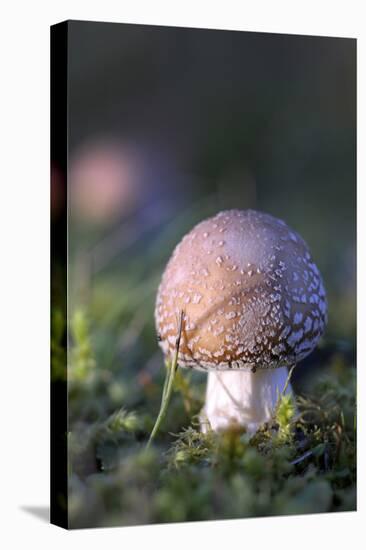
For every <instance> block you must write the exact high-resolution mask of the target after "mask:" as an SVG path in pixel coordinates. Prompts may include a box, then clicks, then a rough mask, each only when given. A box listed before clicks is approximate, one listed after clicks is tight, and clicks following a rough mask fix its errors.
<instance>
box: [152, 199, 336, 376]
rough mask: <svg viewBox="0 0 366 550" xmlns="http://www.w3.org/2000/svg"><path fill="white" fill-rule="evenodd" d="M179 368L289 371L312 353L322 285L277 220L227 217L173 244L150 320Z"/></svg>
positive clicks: (323, 315)
mask: <svg viewBox="0 0 366 550" xmlns="http://www.w3.org/2000/svg"><path fill="white" fill-rule="evenodd" d="M182 310H183V312H184V323H183V331H182V336H181V343H180V348H179V356H178V361H179V365H180V366H184V367H191V368H196V369H201V370H208V371H212V370H228V369H243V370H246V369H253V368H254V369H272V368H277V367H284V366H287V365H293V364H295V363H297V362H298V361H300V360H301V359H303V358H304V357H305V356H306V355H308V354H309V353H310V352H311V351H312V350H313V349H314V347H315V346H316V344H317V342H318V340H319V338H320V336H321V335H322V333H323V331H324V327H325V324H326V320H327V303H326V296H325V290H324V286H323V282H322V278H321V276H320V273H319V271H318V268H317V267H316V265H315V263H314V262H313V260H312V257H311V254H310V251H309V248H308V246H307V245H306V243H305V242H304V240H303V239H302V238H301V237H300V236H299V235H298V234H297V233H296V232H295V231H293V230H291V229H290V228H289V227H288V226H287V225H286V223H284V222H283V221H282V220H279V219H276V218H274V217H272V216H270V215H268V214H264V213H261V212H257V211H253V210H244V211H242V210H228V211H223V212H220V213H219V214H217V215H216V216H214V217H212V218H209V219H207V220H204V221H203V222H201V223H199V224H198V225H196V227H194V228H193V229H192V230H191V231H190V232H189V233H188V234H187V235H186V236H185V237H184V238H183V239H182V241H181V242H180V243H179V244H178V245H177V247H176V248H175V250H174V252H173V255H172V257H171V259H170V261H169V263H168V265H167V267H166V269H165V272H164V275H163V278H162V282H161V284H160V287H159V290H158V295H157V301H156V309H155V320H156V328H157V332H158V334H159V336H160V345H161V347H162V349H163V351H164V353H165V355H168V356H169V355H172V354H173V353H174V349H175V344H176V339H177V326H178V319H179V316H180V312H181V311H182Z"/></svg>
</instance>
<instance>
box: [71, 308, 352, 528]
mask: <svg viewBox="0 0 366 550" xmlns="http://www.w3.org/2000/svg"><path fill="white" fill-rule="evenodd" d="M78 315H79V317H78V318H77V319H76V321H75V323H73V327H74V328H73V333H72V334H73V344H72V346H73V347H72V352H71V359H72V363H71V366H70V374H71V375H72V376H71V380H70V395H69V404H70V428H71V429H70V433H69V465H70V467H69V472H70V488H69V489H70V492H69V496H70V502H69V514H70V524H71V526H72V527H91V526H105V525H108V526H109V525H136V524H146V523H157V522H179V521H198V520H213V519H225V518H245V517H256V516H272V515H284V514H285V515H287V514H305V513H317V512H336V511H344V510H355V509H356V489H355V487H356V448H355V444H356V438H355V433H356V432H355V425H356V422H355V418H356V404H355V391H356V374H355V369H354V368H353V367H352V366H351V365H350V364H349V362H348V361H347V359H346V357H344V356H342V355H341V354H340V353H339V352H337V353H336V354H334V355H333V356H332V358H331V359H330V361H329V362H328V365H324V366H323V368H322V370H321V372H322V374H321V375H320V376H319V377H312V380H311V382H308V383H307V384H304V385H303V391H302V392H298V397H296V399H293V398H291V397H288V396H282V397H281V399H280V401H279V405H278V407H277V410H276V414H275V416H274V418H273V421H272V422H271V423H269V424H267V425H263V426H261V427H260V429H259V430H258V431H257V432H256V433H255V434H253V435H250V434H248V433H246V432H245V430H243V429H237V430H234V429H233V430H231V431H227V432H225V433H222V434H218V433H215V432H212V431H211V432H208V433H205V434H203V433H201V432H200V431H199V422H198V417H197V414H198V412H199V410H200V408H201V406H202V399H203V396H204V385H205V377H204V376H202V375H201V374H200V373H193V372H188V371H181V370H178V372H177V377H176V379H175V383H174V392H173V396H172V400H171V403H170V406H169V409H168V415H167V417H166V419H165V421H164V423H163V426H162V429H161V431H160V432H159V433H158V435H157V438H156V440H155V441H154V443H153V445H152V446H151V448H150V449H149V450H148V451H146V448H145V447H146V442H147V439H148V436H149V432H150V430H151V428H152V426H153V423H154V420H155V415H156V413H157V411H158V409H159V405H160V398H161V388H162V385H163V377H164V369H162V368H161V358H160V356H157V358H156V362H155V363H154V362H153V359H149V360H147V361H146V363H145V365H146V366H145V367H144V368H143V369H142V370H140V371H139V372H138V375H137V376H136V373H135V372H134V370H133V369H132V366H131V359H130V358H128V357H127V356H126V357H125V358H124V361H121V364H118V365H116V367H115V368H111V369H107V368H101V367H100V366H99V365H101V364H104V363H103V361H102V358H100V357H99V356H98V352H97V351H96V350H95V348H94V345H93V342H94V341H95V339H94V338H93V331H92V328H91V325H90V323H89V322H88V320H87V316H85V315H80V314H78ZM155 345H156V344H155V343H154V342H152V343H151V349H152V350H153V349H154V346H155ZM152 357H154V355H152ZM121 359H122V358H121ZM134 361H135V360H134ZM152 366H154V369H156V370H155V371H154V370H153V368H152ZM150 369H151V370H150ZM75 373H78V374H77V375H75ZM116 405H117V406H116Z"/></svg>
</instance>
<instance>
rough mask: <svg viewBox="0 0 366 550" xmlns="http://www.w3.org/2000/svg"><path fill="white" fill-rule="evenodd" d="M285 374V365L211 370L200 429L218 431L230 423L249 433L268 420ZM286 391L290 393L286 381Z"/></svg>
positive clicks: (286, 373)
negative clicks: (242, 369)
mask: <svg viewBox="0 0 366 550" xmlns="http://www.w3.org/2000/svg"><path fill="white" fill-rule="evenodd" d="M287 377H288V371H287V368H286V367H281V368H278V369H267V370H264V369H261V370H257V371H256V372H255V373H252V372H251V371H231V370H230V371H229V370H228V371H221V372H210V373H209V375H208V380H207V390H206V403H205V406H204V408H203V410H202V412H201V429H202V431H203V432H207V431H208V430H209V429H210V427H211V429H212V430H215V431H220V430H224V429H227V428H228V427H229V426H231V425H233V424H234V425H235V424H236V425H238V424H239V425H240V426H245V427H246V429H247V431H248V432H251V433H253V432H255V431H256V430H257V429H258V427H259V426H260V425H261V424H263V423H264V422H267V421H268V420H270V419H271V417H272V415H273V412H274V410H275V408H276V405H277V401H278V397H279V395H280V394H281V393H282V392H283V390H284V388H285V384H286V381H287ZM285 393H286V394H288V393H292V389H291V385H290V384H288V386H287V388H286V392H285Z"/></svg>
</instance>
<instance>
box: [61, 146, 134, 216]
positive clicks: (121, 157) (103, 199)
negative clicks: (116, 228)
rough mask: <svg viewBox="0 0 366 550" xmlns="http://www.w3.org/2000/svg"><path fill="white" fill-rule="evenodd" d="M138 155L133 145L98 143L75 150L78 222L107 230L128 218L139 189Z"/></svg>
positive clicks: (73, 200)
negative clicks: (104, 227) (121, 219)
mask: <svg viewBox="0 0 366 550" xmlns="http://www.w3.org/2000/svg"><path fill="white" fill-rule="evenodd" d="M139 164H140V163H139V155H138V153H137V151H136V149H135V148H134V147H133V146H131V145H126V144H119V143H118V142H113V141H106V140H104V141H103V140H101V141H96V142H91V143H89V144H85V145H83V146H82V147H80V148H79V149H77V150H76V152H75V154H74V156H73V158H72V159H71V166H70V192H71V209H72V214H73V216H74V217H75V220H77V221H79V222H80V223H83V224H87V225H96V226H108V225H111V224H112V223H114V222H115V221H116V220H117V219H118V218H120V217H122V216H126V215H128V214H129V213H130V212H131V210H133V208H134V207H135V205H136V202H137V198H138V196H139V193H140V192H141V189H140V168H139Z"/></svg>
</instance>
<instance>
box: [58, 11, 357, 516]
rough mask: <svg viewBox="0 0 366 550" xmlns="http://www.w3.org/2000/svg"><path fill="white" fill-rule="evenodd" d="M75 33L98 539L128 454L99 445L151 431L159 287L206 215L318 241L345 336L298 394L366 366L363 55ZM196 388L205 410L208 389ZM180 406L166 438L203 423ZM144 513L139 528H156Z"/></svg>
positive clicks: (97, 29) (88, 407)
mask: <svg viewBox="0 0 366 550" xmlns="http://www.w3.org/2000/svg"><path fill="white" fill-rule="evenodd" d="M68 29H69V31H68V41H69V42H68V43H69V79H68V90H69V142H68V146H69V172H68V189H69V202H68V205H69V273H68V277H69V320H70V327H71V329H70V335H69V338H70V344H71V346H72V353H71V365H70V370H69V391H70V393H69V414H70V419H69V420H70V431H71V438H73V439H72V440H71V441H70V449H71V451H70V453H71V455H72V457H73V459H72V460H71V462H72V472H73V474H75V475H74V477H73V478H72V483H73V484H74V485H73V490H74V492H73V493H72V494H73V495H74V501H72V502H71V513H72V510H73V506H74V509H75V510H76V511H75V515H74V517H75V518H76V519H75V523H76V524H77V525H79V524H80V525H83V521H84V523H85V521H86V520H85V518H84V519H83V515H82V514H83V512H82V511H81V509H82V506H81V504H80V502H84V500H85V498H86V497H85V495H86V494H88V495H89V497H88V499H89V501H90V498H91V501H93V498H94V499H95V498H96V496H95V494H94V493H92V497H90V494H89V493H88V491H90V486H89V485H88V487H87V488H86V486H83V479H84V480H85V479H86V478H87V476H89V475H94V474H95V473H96V472H98V471H105V470H106V469H107V470H108V467H110V468H112V470H113V468H114V467H115V466H116V462H115V461H116V460H117V462H118V460H120V459H121V457H120V454H118V453H117V454H118V456H119V458H118V459H117V458H116V455H115V453H114V452H112V451H111V448H112V447H113V445H112V446H111V445H110V444H104V443H103V445H104V446H103V445H101V446H100V447H98V446H97V447H95V445H94V446H93V451H91V450H90V449H88V448H87V447H88V446H87V445H86V447H85V444H81V441H84V442H85V440H87V439H88V438H87V437H85V433H89V432H90V430H91V429H92V426H95V424H96V423H98V422H99V423H100V422H105V419H108V418H111V416H110V415H112V416H113V414H114V413H115V411H116V410H123V411H127V410H133V411H137V413H136V414H137V416H132V417H131V418H130V421H132V423H133V419H135V421H136V422H142V425H143V427H142V428H141V424H139V426H140V428H141V430H142V433H144V430H145V431H146V432H147V431H148V430H149V428H151V426H152V423H153V421H154V419H155V415H156V414H157V411H158V408H159V400H160V395H161V384H162V380H163V377H164V368H163V357H162V355H161V353H160V351H159V349H158V346H157V342H156V333H155V328H154V320H153V311H154V301H155V295H156V290H157V286H158V284H159V281H160V277H161V274H162V271H163V269H164V266H165V264H166V262H167V260H168V258H169V256H170V254H171V253H172V250H173V249H174V247H175V245H176V244H177V242H178V241H179V240H180V239H181V237H182V236H183V235H184V234H185V233H186V232H187V231H189V230H190V229H191V228H192V226H193V225H194V224H195V223H197V222H199V221H201V220H202V219H203V218H205V217H207V216H211V215H213V214H215V213H217V212H218V211H220V210H223V209H226V208H240V209H246V208H254V209H259V210H263V211H265V212H268V213H270V214H272V215H274V216H277V217H279V218H282V219H284V220H285V221H286V222H287V223H288V224H289V225H290V226H291V227H292V228H294V229H295V230H296V231H298V232H299V233H300V235H301V236H302V237H303V238H304V239H305V240H306V241H307V243H308V244H309V246H310V249H311V251H312V254H313V257H314V260H315V262H316V263H317V265H318V267H319V268H320V271H321V273H322V275H323V277H324V281H325V286H326V290H327V295H328V302H329V325H328V328H327V331H326V334H325V336H324V338H323V340H322V342H321V345H320V346H319V349H318V350H317V351H316V352H314V353H313V354H312V355H311V356H310V357H308V358H307V359H305V361H304V362H303V365H302V366H301V365H300V368H298V369H295V373H294V386H295V389H296V390H297V392H299V393H301V392H302V391H306V388H307V386H308V385H309V384H310V383H311V381H312V377H315V376H317V375H318V374H319V372H320V371H326V370H327V369H329V366H330V365H334V364H335V365H336V367H337V368H339V365H342V368H343V366H345V368H349V367H352V366H354V360H355V335H356V172H355V154H356V153H355V152H356V142H355V140H356V100H355V98H356V42H355V40H350V39H340V38H320V37H305V36H290V35H273V34H261V33H253V32H229V31H212V30H199V29H183V28H182V29H180V28H169V27H165V28H164V27H152V26H139V25H124V24H107V23H85V22H70V23H69V25H68ZM56 175H57V174H56ZM54 181H55V182H57V177H55V178H54ZM55 185H56V184H55ZM56 191H57V190H56ZM53 196H55V204H53V205H52V207H53V208H54V209H56V210H55V211H57V192H55V193H53ZM56 317H57V316H56ZM54 322H55V323H62V322H63V321H62V320H61V319H58V320H57V319H55V321H54ZM337 365H338V366H337ZM191 376H193V380H194V384H192V383H190V386H189V388H191V389H190V390H189V391H191V398H192V403H196V409H197V410H198V408H199V406H200V402H201V400H202V399H203V395H204V384H205V377H204V376H202V375H200V374H193V375H192V374H191ZM192 388H193V389H192ZM187 391H188V390H187ZM175 401H177V403H175ZM175 401H174V400H173V404H172V407H173V409H172V410H173V411H175V413H174V414H173V413H172V414H171V415H170V418H168V420H167V421H166V426H165V428H164V431H165V432H168V431H169V430H171V431H179V429H181V428H182V426H185V425H188V424H189V418H190V414H187V410H186V409H184V407H182V406H181V405H180V404H179V403H180V401H179V400H178V398H177V399H176V400H175ZM178 401H179V403H178ZM174 407H175V408H174ZM193 408H194V405H193ZM126 414H127V413H126ZM131 419H132V420H131ZM137 419H138V420H137ZM88 430H89V432H88ZM127 431H128V430H127ZM77 434H84V435H83V436H82V437H81V436H80V437H79V438H78V437H77ZM141 437H142V436H141ZM167 437H168V438H169V436H168V435H167ZM166 441H167V439H165V440H164V436H163V435H162V439H161V444H162V445H164V444H166ZM73 445H74V446H73ZM108 445H109V447H108ZM131 445H132V447H133V446H134V445H138V438H137V441H136V440H135V439H134V442H133V444H132V443H131ZM132 447H131V448H132ZM113 448H114V447H113ZM95 449H97V450H95ZM98 449H99V450H98ZM101 449H102V450H101ZM119 449H120V447H119ZM128 449H130V447H128ZM118 452H119V451H118ZM106 457H107V458H106ZM108 461H110V462H108ZM106 464H107V465H106ZM83 498H84V500H83ZM103 502H104V501H103ZM95 506H96V508H93V510H94V515H95V514H96V515H98V514H99V516H100V517H103V518H104V519H103V521H102V524H109V523H113V521H114V520H113V519H111V517H112V516H113V513H112V512H111V514H110V515H108V514H106V515H105V514H104V515H103V513H104V512H105V510H104V508H103V506H106V505H105V503H104V504H100V502H99V504H98V505H95ZM98 506H101V507H102V508H103V510H104V512H103V513H102V512H101V511H100V509H99V508H98ZM131 507H132V509H133V506H132V505H130V509H131ZM97 509H98V510H99V512H98V513H97V512H96V511H95V510H97ZM112 509H113V510H115V508H113V506H112ZM126 510H127V508H126ZM279 513H280V512H279ZM78 514H79V515H78ZM80 514H81V516H80ZM126 514H127V519H124V522H125V523H134V522H135V523H141V522H149V521H154V519H151V518H150V517H149V515H148V514H147V512H146V517H145V516H144V515H143V514H141V513H140V511H139V513H137V512H136V513H135V516H134V515H133V513H132V512H131V513H130V512H128V513H127V512H126ZM243 514H244V515H245V512H243ZM248 515H250V514H249V512H248ZM99 516H98V517H99ZM80 517H81V519H80ZM90 517H94V516H93V514H92V515H91V516H90ZM158 517H159V521H164V520H166V521H169V517H168V519H167V518H165V516H158ZM106 518H107V519H106ZM189 518H190V516H189V515H188V517H186V516H184V517H183V519H189ZM178 519H179V518H178ZM191 519H192V518H191ZM193 519H195V518H193ZM94 521H96V520H94ZM103 522H104V523H103ZM116 523H122V520H121V518H120V516H118V520H117V519H116Z"/></svg>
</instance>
